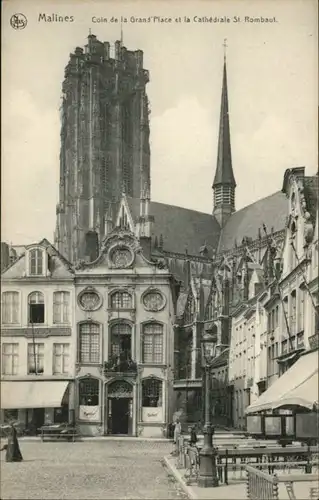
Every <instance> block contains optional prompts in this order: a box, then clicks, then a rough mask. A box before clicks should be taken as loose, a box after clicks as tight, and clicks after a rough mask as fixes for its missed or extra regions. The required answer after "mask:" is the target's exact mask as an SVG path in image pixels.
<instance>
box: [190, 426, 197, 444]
mask: <svg viewBox="0 0 319 500" xmlns="http://www.w3.org/2000/svg"><path fill="white" fill-rule="evenodd" d="M189 443H190V445H191V446H196V443H197V434H196V428H195V425H192V426H191V428H190V440H189Z"/></svg>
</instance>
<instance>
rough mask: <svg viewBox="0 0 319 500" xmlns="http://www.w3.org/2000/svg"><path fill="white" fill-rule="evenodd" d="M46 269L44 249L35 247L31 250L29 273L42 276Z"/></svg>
mask: <svg viewBox="0 0 319 500" xmlns="http://www.w3.org/2000/svg"><path fill="white" fill-rule="evenodd" d="M43 270H44V259H43V250H42V249H40V248H33V249H32V250H30V252H29V273H30V275H31V276H42V275H43V274H44V273H43Z"/></svg>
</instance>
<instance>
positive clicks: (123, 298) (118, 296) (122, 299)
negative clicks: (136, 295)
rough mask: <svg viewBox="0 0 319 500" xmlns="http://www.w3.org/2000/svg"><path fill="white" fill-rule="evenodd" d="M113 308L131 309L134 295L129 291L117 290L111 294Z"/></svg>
mask: <svg viewBox="0 0 319 500" xmlns="http://www.w3.org/2000/svg"><path fill="white" fill-rule="evenodd" d="M111 308H112V309H131V308H132V296H131V294H129V293H128V292H115V293H113V294H112V295H111Z"/></svg>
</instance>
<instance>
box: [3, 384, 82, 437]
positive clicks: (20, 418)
mask: <svg viewBox="0 0 319 500" xmlns="http://www.w3.org/2000/svg"><path fill="white" fill-rule="evenodd" d="M73 388H74V385H73V383H72V382H70V381H69V380H50V381H48V380H45V381H38V380H37V381H34V380H32V381H31V380H27V381H16V380H15V381H2V382H1V410H2V412H1V413H2V415H1V421H2V422H3V423H9V422H12V421H15V422H19V426H20V427H21V429H22V432H23V433H25V434H29V435H36V434H38V431H39V428H40V427H41V426H42V425H44V424H46V425H48V424H53V423H64V422H71V423H72V422H73V420H74V410H73V409H74V404H73Z"/></svg>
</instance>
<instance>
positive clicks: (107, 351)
mask: <svg viewBox="0 0 319 500" xmlns="http://www.w3.org/2000/svg"><path fill="white" fill-rule="evenodd" d="M131 229H132V228H128V226H126V227H124V226H120V227H118V228H115V229H114V230H113V231H111V233H110V234H109V235H108V236H107V237H106V238H105V240H104V243H103V246H102V250H101V253H100V255H99V256H98V258H97V259H96V261H94V262H91V263H82V264H81V265H79V266H77V269H76V271H75V293H76V297H77V301H76V325H77V339H78V341H77V346H78V347H77V359H76V394H77V401H76V407H77V415H76V418H77V422H78V424H79V426H80V429H81V432H82V433H83V434H85V435H87V434H91V435H98V434H122V435H131V436H144V437H165V436H166V435H167V434H166V433H167V428H168V424H169V422H170V421H171V419H172V415H171V407H170V405H169V402H170V401H171V399H172V378H173V362H174V360H173V356H174V335H173V319H174V304H173V297H174V293H175V288H174V287H175V285H174V279H173V278H172V275H171V273H170V272H169V270H168V269H167V268H166V267H162V266H159V265H158V264H157V263H156V262H154V261H151V260H149V258H146V257H145V255H144V253H143V251H142V248H141V246H140V241H139V240H138V238H137V237H136V235H135V234H134V232H132V230H131Z"/></svg>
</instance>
